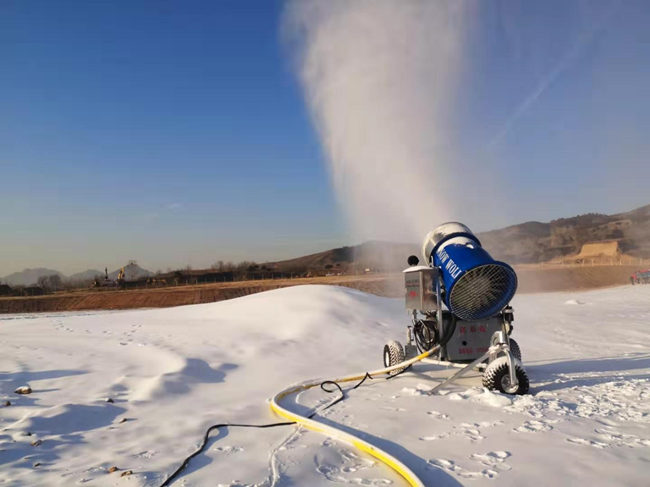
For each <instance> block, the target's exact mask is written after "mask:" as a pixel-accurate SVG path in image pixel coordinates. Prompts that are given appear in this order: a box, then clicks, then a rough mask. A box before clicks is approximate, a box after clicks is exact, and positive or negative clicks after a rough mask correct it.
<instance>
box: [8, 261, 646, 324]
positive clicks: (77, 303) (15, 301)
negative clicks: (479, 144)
mask: <svg viewBox="0 0 650 487" xmlns="http://www.w3.org/2000/svg"><path fill="white" fill-rule="evenodd" d="M637 270H639V269H638V266H627V265H599V266H538V265H535V266H533V265H530V266H518V267H516V271H517V276H518V277H519V291H518V292H520V293H533V292H550V291H570V290H584V289H592V288H599V287H607V286H616V285H622V284H629V282H630V280H629V279H630V275H631V274H632V273H633V272H635V271H637ZM302 284H330V285H338V286H346V287H351V288H354V289H359V290H361V291H365V292H369V293H373V294H377V295H380V296H391V297H401V296H402V295H403V288H402V275H401V274H390V275H381V274H373V275H366V276H336V277H319V278H306V279H277V280H270V279H269V280H263V281H262V280H261V281H242V282H228V283H218V284H204V285H199V286H179V287H168V288H158V289H142V290H128V291H78V292H69V293H57V294H53V295H49V296H37V297H21V298H15V297H11V298H0V313H33V312H43V311H78V310H91V309H131V308H162V307H168V306H180V305H184V304H199V303H211V302H214V301H222V300H225V299H232V298H237V297H240V296H246V295H248V294H254V293H258V292H262V291H268V290H271V289H277V288H281V287H288V286H297V285H302Z"/></svg>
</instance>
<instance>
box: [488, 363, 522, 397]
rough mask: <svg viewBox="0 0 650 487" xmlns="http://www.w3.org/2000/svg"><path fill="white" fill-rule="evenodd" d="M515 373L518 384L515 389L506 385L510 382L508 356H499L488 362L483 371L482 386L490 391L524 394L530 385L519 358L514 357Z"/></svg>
mask: <svg viewBox="0 0 650 487" xmlns="http://www.w3.org/2000/svg"><path fill="white" fill-rule="evenodd" d="M515 373H516V374H517V381H518V382H519V385H518V386H517V389H516V390H512V389H511V388H510V387H508V385H509V383H510V364H509V360H508V357H506V356H503V357H499V358H497V359H496V360H494V361H492V362H490V363H489V364H488V366H487V368H486V369H485V372H483V387H486V388H487V389H490V390H491V391H500V392H503V393H504V394H526V393H527V392H528V389H529V387H530V382H529V380H528V375H526V371H525V370H524V367H523V366H522V365H521V362H519V360H516V359H515Z"/></svg>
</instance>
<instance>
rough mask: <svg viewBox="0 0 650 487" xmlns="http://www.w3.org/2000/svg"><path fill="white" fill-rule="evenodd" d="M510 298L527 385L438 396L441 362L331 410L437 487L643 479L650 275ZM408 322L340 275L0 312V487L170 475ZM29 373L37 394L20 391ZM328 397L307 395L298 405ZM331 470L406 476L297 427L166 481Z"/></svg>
mask: <svg viewBox="0 0 650 487" xmlns="http://www.w3.org/2000/svg"><path fill="white" fill-rule="evenodd" d="M514 306H515V311H516V313H515V319H516V321H515V332H514V334H513V337H515V338H517V340H518V342H519V343H520V345H521V347H522V350H523V359H524V363H525V365H526V369H527V371H528V374H529V376H530V379H531V394H530V395H527V396H522V397H515V398H513V397H510V396H505V395H500V394H495V393H491V392H487V391H484V390H482V389H481V388H480V377H479V376H478V375H477V374H474V375H473V376H470V377H468V378H465V379H463V380H462V381H461V382H460V383H458V384H456V385H452V386H450V387H449V388H447V389H446V390H444V391H443V392H442V394H440V395H434V396H429V395H426V391H427V390H429V389H431V388H432V387H433V386H434V385H435V384H436V381H437V380H438V379H439V378H440V377H444V376H445V375H448V374H449V371H447V370H444V369H442V368H441V367H439V366H434V365H430V364H418V365H416V366H415V367H414V368H413V369H412V371H409V372H407V373H405V374H403V375H401V376H399V377H398V378H395V379H393V380H388V381H386V380H382V379H379V380H374V381H369V382H367V383H366V384H367V385H366V384H364V386H362V387H360V388H359V389H356V390H354V391H351V392H350V393H349V397H348V399H347V400H346V401H344V402H343V403H340V404H338V405H336V406H334V407H333V408H331V409H329V410H327V411H326V412H325V413H324V416H325V419H324V420H325V421H328V422H330V423H332V424H338V425H339V426H341V427H342V428H344V429H346V430H347V431H351V432H357V433H363V437H364V438H365V439H366V440H368V441H371V442H373V443H376V444H377V445H379V446H381V447H382V448H384V449H386V450H387V451H389V452H390V453H392V454H394V455H395V456H397V457H399V458H400V459H402V460H404V461H405V463H406V464H407V465H408V466H409V467H411V468H412V469H413V470H414V471H415V472H416V473H417V474H418V475H420V476H421V478H422V479H423V480H424V481H425V482H426V483H427V485H431V486H434V485H435V486H453V485H472V486H474V485H476V486H479V485H496V484H497V483H498V484H499V485H517V486H519V485H630V486H632V485H647V483H648V477H649V476H650V286H634V287H632V286H628V287H618V288H611V289H605V290H597V291H590V292H580V293H551V294H539V295H522V296H517V297H516V299H515V301H514ZM407 322H408V319H407V316H406V313H405V311H404V309H403V304H402V301H401V300H395V299H386V298H380V297H376V296H373V295H368V294H364V293H362V292H359V291H355V290H351V289H346V288H338V287H333V286H301V287H292V288H286V289H280V290H275V291H270V292H266V293H262V294H256V295H252V296H247V297H245V298H240V299H236V300H232V301H226V302H220V303H214V304H202V305H195V306H184V307H178V308H168V309H156V310H139V311H125V312H95V313H88V312H85V313H67V314H66V313H63V314H50V315H4V316H0V400H1V402H0V485H3V486H4V485H6V486H14V485H16V486H17V485H26V486H27V485H29V486H32V485H33V486H38V485H48V486H49V485H53V486H58V485H61V486H63V485H65V486H68V485H77V484H88V485H116V486H117V485H119V486H121V485H130V486H156V485H160V483H162V481H163V480H164V479H165V477H166V475H167V474H169V473H170V472H171V471H173V470H174V469H175V468H176V467H177V466H178V464H179V463H180V462H181V461H182V459H183V458H184V457H185V456H186V455H187V454H189V453H191V452H192V451H193V450H194V449H195V448H196V446H197V445H198V443H199V441H200V439H201V436H202V434H203V431H204V430H205V429H206V428H207V426H209V425H210V424H213V423H218V422H243V423H266V422H273V421H276V420H277V418H275V417H273V415H272V414H271V413H270V412H269V410H268V403H267V399H268V398H269V397H271V396H272V395H273V394H274V393H276V392H277V391H279V390H280V389H282V388H284V387H285V386H286V385H288V384H291V383H296V382H301V381H303V380H306V379H311V378H315V377H322V378H328V377H334V376H341V375H347V374H350V373H354V372H359V371H364V370H372V369H376V368H379V367H381V365H382V364H381V351H382V347H383V344H384V343H385V342H386V341H388V340H389V339H393V338H397V339H402V337H403V335H404V329H405V325H406V323H407ZM25 384H29V385H30V386H31V387H32V389H33V393H32V394H30V395H23V396H19V395H16V394H14V393H13V391H14V389H15V388H16V387H18V386H22V385H25ZM325 396H326V394H325V393H323V392H321V391H317V390H312V391H309V392H307V393H303V394H301V395H299V396H298V397H294V398H293V399H291V401H294V404H293V405H292V407H293V408H303V409H305V408H306V407H311V406H314V405H316V404H317V403H318V402H319V401H322V400H326V399H329V397H325ZM107 398H111V399H112V402H107ZM6 400H9V401H10V402H11V405H10V406H7V407H4V406H3V405H4V403H5V401H6ZM295 401H297V402H298V403H299V404H296V403H295ZM289 404H291V402H289ZM33 445H36V446H33ZM112 466H116V467H118V469H119V470H117V471H115V472H113V473H108V471H109V469H110V467H112ZM126 470H131V471H132V472H133V473H132V474H131V475H128V476H121V475H122V473H123V472H124V471H126ZM333 482H334V483H335V484H341V485H343V484H352V485H370V486H387V485H395V486H400V485H403V481H402V480H401V479H400V478H399V477H396V476H395V475H394V474H393V473H392V472H391V471H390V470H388V469H387V468H386V467H384V466H383V465H381V464H378V463H377V462H375V461H374V460H372V459H370V458H368V457H366V456H365V455H363V454H360V453H358V452H357V451H355V450H353V449H351V448H349V447H347V446H345V445H341V444H338V443H336V442H335V441H333V440H331V439H328V438H326V437H323V436H321V435H319V434H317V433H314V432H309V431H304V430H300V429H297V428H296V427H293V426H288V427H282V428H274V429H268V430H258V429H236V428H230V429H226V430H222V431H221V432H219V433H216V432H215V433H214V434H213V439H212V440H211V441H210V443H209V448H208V450H207V451H206V453H205V454H202V455H199V456H198V457H197V458H195V459H194V460H193V461H192V463H191V464H190V466H189V468H188V469H187V470H186V471H185V473H184V475H183V476H182V477H181V478H179V480H177V482H176V483H175V484H174V485H184V486H186V487H189V486H204V485H212V486H214V485H220V486H244V485H246V486H271V485H277V486H316V487H318V486H325V485H327V486H329V485H333Z"/></svg>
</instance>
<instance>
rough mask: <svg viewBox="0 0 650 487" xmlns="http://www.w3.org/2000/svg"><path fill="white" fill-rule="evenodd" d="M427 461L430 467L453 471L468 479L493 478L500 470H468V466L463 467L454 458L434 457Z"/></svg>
mask: <svg viewBox="0 0 650 487" xmlns="http://www.w3.org/2000/svg"><path fill="white" fill-rule="evenodd" d="M427 463H428V464H429V466H430V467H433V468H439V469H441V470H444V471H446V472H450V473H453V474H454V475H457V476H459V477H462V478H466V479H479V478H485V479H493V478H495V477H498V476H499V472H498V471H497V470H494V469H493V468H484V469H482V470H479V471H474V470H468V469H466V468H463V467H461V466H460V465H458V464H457V463H456V462H454V461H453V460H448V459H446V458H432V459H431V460H429V461H428V462H427Z"/></svg>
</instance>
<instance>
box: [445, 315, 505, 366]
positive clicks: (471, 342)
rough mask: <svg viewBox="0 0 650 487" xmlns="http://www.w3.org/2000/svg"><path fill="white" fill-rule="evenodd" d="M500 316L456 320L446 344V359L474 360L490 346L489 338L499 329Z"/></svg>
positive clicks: (454, 360) (456, 360)
mask: <svg viewBox="0 0 650 487" xmlns="http://www.w3.org/2000/svg"><path fill="white" fill-rule="evenodd" d="M502 321H503V320H502V318H501V316H500V315H499V316H495V317H493V318H489V319H487V320H478V321H462V320H458V321H456V330H455V331H454V334H453V335H452V336H451V338H450V339H449V341H448V342H447V345H446V347H445V348H446V352H447V360H450V361H452V362H463V361H469V360H475V359H477V358H479V357H480V356H481V355H483V354H484V353H485V352H487V350H488V348H490V340H491V339H492V335H493V334H494V332H496V331H500V330H501V325H502Z"/></svg>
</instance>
